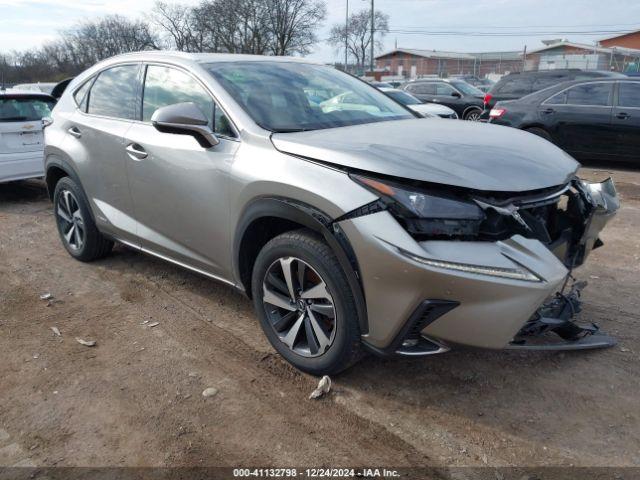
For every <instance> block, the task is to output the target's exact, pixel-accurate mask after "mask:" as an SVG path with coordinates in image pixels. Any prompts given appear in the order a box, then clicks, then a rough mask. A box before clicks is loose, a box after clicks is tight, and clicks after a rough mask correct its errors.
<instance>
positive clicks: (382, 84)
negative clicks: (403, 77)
mask: <svg viewBox="0 0 640 480" xmlns="http://www.w3.org/2000/svg"><path fill="white" fill-rule="evenodd" d="M369 83H370V84H371V85H372V86H374V87H376V88H393V85H391V84H390V83H388V82H377V81H373V82H369Z"/></svg>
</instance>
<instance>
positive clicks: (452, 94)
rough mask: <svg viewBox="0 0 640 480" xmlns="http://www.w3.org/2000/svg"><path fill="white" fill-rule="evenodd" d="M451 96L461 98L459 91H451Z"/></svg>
mask: <svg viewBox="0 0 640 480" xmlns="http://www.w3.org/2000/svg"><path fill="white" fill-rule="evenodd" d="M451 96H452V97H456V98H461V97H462V95H460V92H451Z"/></svg>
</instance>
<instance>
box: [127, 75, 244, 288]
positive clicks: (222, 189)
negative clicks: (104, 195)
mask: <svg viewBox="0 0 640 480" xmlns="http://www.w3.org/2000/svg"><path fill="white" fill-rule="evenodd" d="M182 102H193V103H195V104H196V105H197V106H198V107H199V108H200V109H201V110H202V112H203V113H204V114H205V115H206V116H207V117H208V118H209V121H210V122H211V126H212V128H213V129H214V131H216V134H217V135H218V138H219V139H220V143H219V144H218V145H216V146H215V147H211V148H203V147H201V146H200V145H199V144H198V142H197V141H196V139H195V138H193V137H191V136H189V135H178V134H171V133H161V132H158V131H157V130H156V129H155V128H154V127H153V126H152V125H151V123H150V120H151V116H152V115H153V113H154V112H155V111H156V109H158V108H160V107H163V106H166V105H172V104H175V103H182ZM234 135H235V134H234V132H233V130H232V127H231V125H230V123H229V122H228V120H227V118H226V116H225V115H224V114H223V112H222V111H221V110H220V108H219V107H218V106H217V105H216V104H215V102H214V101H213V98H212V97H211V95H210V94H209V93H208V92H207V90H205V88H204V87H203V86H202V84H201V83H200V82H198V81H197V80H196V79H195V78H194V77H192V76H191V75H190V74H187V73H186V72H184V71H182V70H179V69H177V68H173V67H168V66H162V65H148V66H147V67H146V75H145V83H144V91H143V99H142V122H135V123H134V124H133V126H132V127H131V129H130V130H129V131H128V132H127V134H126V138H125V144H126V145H125V146H126V147H128V148H129V152H128V155H129V158H128V162H127V168H128V172H129V180H130V183H131V192H132V195H133V201H134V206H135V212H136V220H137V221H138V236H139V238H140V242H141V246H142V248H143V249H146V250H149V251H151V252H152V253H155V254H158V255H161V256H164V257H166V258H168V259H171V260H174V261H176V262H179V263H182V264H185V265H187V266H189V267H192V268H196V269H198V270H201V271H204V272H205V273H209V274H212V275H216V276H221V277H223V278H229V277H230V274H229V272H230V268H231V267H230V259H229V251H230V247H229V245H230V244H229V242H230V235H229V226H228V222H229V206H228V198H227V196H228V195H227V193H228V182H229V180H228V172H229V169H230V167H231V164H232V162H233V159H234V156H235V152H236V150H237V148H238V146H239V142H238V141H237V140H236V139H235V138H234Z"/></svg>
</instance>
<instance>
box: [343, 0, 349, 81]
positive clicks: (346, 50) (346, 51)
mask: <svg viewBox="0 0 640 480" xmlns="http://www.w3.org/2000/svg"><path fill="white" fill-rule="evenodd" d="M348 55H349V0H347V11H346V13H345V14H344V71H345V72H348V71H349V69H348V68H347V65H348V63H347V62H348V61H349V57H348Z"/></svg>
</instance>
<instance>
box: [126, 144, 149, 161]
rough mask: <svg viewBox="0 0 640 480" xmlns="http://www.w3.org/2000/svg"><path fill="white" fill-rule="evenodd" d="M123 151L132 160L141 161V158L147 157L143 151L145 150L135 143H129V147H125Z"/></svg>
mask: <svg viewBox="0 0 640 480" xmlns="http://www.w3.org/2000/svg"><path fill="white" fill-rule="evenodd" d="M125 150H126V151H127V153H128V154H129V156H130V157H132V158H133V159H134V160H142V159H143V158H147V156H148V155H149V154H148V153H147V152H146V151H145V149H144V148H142V147H141V146H140V145H138V144H137V143H130V144H129V145H127V147H126V148H125Z"/></svg>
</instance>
